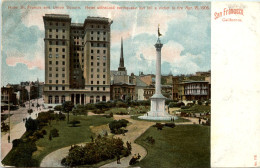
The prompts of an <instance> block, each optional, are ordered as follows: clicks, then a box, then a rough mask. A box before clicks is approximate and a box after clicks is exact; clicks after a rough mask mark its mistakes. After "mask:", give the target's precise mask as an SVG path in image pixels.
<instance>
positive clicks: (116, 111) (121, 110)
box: [105, 108, 128, 114]
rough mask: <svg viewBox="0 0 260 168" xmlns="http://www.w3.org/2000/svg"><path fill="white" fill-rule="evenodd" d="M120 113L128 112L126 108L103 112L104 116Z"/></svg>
mask: <svg viewBox="0 0 260 168" xmlns="http://www.w3.org/2000/svg"><path fill="white" fill-rule="evenodd" d="M120 112H123V113H127V112H128V110H127V109H126V108H111V109H109V110H108V111H105V114H110V113H113V114H116V113H120Z"/></svg>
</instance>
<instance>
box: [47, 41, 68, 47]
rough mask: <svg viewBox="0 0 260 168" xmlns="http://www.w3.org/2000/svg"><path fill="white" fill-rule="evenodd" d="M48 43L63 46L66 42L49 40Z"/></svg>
mask: <svg viewBox="0 0 260 168" xmlns="http://www.w3.org/2000/svg"><path fill="white" fill-rule="evenodd" d="M49 45H63V46H65V45H66V43H65V41H62V42H61V41H55V42H54V41H49Z"/></svg>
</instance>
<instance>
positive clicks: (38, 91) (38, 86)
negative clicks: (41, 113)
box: [36, 78, 39, 111]
mask: <svg viewBox="0 0 260 168" xmlns="http://www.w3.org/2000/svg"><path fill="white" fill-rule="evenodd" d="M38 98H39V79H38V78H37V103H36V107H37V111H38Z"/></svg>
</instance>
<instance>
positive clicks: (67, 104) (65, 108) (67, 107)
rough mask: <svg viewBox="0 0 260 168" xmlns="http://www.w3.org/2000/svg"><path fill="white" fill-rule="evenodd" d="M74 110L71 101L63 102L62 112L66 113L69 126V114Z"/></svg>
mask: <svg viewBox="0 0 260 168" xmlns="http://www.w3.org/2000/svg"><path fill="white" fill-rule="evenodd" d="M73 108H74V104H73V103H72V102H71V101H65V102H64V103H63V104H62V110H63V111H65V112H66V113H68V121H67V123H68V124H69V112H70V111H71V110H72V109H73Z"/></svg>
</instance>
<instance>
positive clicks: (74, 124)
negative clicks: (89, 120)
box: [70, 120, 80, 127]
mask: <svg viewBox="0 0 260 168" xmlns="http://www.w3.org/2000/svg"><path fill="white" fill-rule="evenodd" d="M70 124H71V125H72V127H76V126H77V124H80V121H78V120H72V121H71V122H70Z"/></svg>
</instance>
